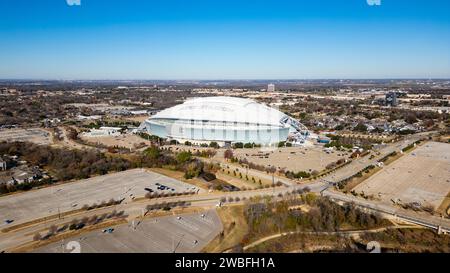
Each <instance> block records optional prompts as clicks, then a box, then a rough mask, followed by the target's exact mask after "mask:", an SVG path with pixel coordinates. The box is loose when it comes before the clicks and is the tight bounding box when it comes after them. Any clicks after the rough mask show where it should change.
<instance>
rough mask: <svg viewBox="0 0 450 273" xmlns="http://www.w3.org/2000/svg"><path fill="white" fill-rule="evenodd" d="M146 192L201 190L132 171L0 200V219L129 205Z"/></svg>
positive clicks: (22, 219) (158, 175)
mask: <svg viewBox="0 0 450 273" xmlns="http://www.w3.org/2000/svg"><path fill="white" fill-rule="evenodd" d="M161 185H163V186H164V189H163V187H161ZM158 187H159V189H158ZM146 188H147V190H146ZM148 190H152V191H154V192H158V193H162V192H165V193H167V192H172V193H176V192H202V191H203V190H202V189H199V188H197V187H195V186H193V185H190V184H187V183H184V182H181V181H179V180H176V179H173V178H170V177H167V176H164V175H161V174H157V173H154V172H151V171H147V170H144V169H133V170H128V171H124V172H118V173H113V174H107V175H102V176H97V177H93V178H89V179H84V180H79V181H75V182H70V183H65V184H61V185H56V186H51V187H47V188H43V189H39V190H32V191H29V192H24V193H18V194H13V195H9V196H4V197H0V215H1V218H0V220H1V221H2V222H3V221H5V220H6V219H11V220H14V224H16V223H20V222H26V221H29V220H32V219H37V218H41V217H45V216H48V215H55V214H57V213H58V212H64V211H70V210H74V209H77V208H81V207H82V206H83V205H85V204H86V205H92V204H94V203H96V204H100V203H101V202H108V201H109V200H110V199H115V200H121V199H124V201H123V202H129V201H131V200H132V199H134V198H135V197H142V196H144V195H145V194H146V193H147V192H149V191H148Z"/></svg>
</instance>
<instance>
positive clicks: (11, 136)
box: [0, 128, 52, 144]
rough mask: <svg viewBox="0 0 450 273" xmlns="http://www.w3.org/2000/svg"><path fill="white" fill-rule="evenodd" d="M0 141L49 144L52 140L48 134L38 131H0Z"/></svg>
mask: <svg viewBox="0 0 450 273" xmlns="http://www.w3.org/2000/svg"><path fill="white" fill-rule="evenodd" d="M0 141H10V142H12V141H28V142H33V143H36V144H50V143H51V141H52V139H51V135H50V133H49V132H47V131H45V130H42V129H39V128H32V129H2V130H0Z"/></svg>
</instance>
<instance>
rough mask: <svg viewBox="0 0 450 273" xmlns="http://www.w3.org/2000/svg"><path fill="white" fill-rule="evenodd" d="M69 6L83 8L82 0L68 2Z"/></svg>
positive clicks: (69, 0)
mask: <svg viewBox="0 0 450 273" xmlns="http://www.w3.org/2000/svg"><path fill="white" fill-rule="evenodd" d="M66 3H67V5H69V6H81V0H66Z"/></svg>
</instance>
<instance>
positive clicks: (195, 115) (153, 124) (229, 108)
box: [143, 97, 308, 145]
mask: <svg viewBox="0 0 450 273" xmlns="http://www.w3.org/2000/svg"><path fill="white" fill-rule="evenodd" d="M143 126H145V130H146V131H147V132H148V133H150V134H152V135H157V136H159V137H161V138H167V139H175V140H178V141H179V142H184V141H190V142H192V143H204V142H211V141H215V142H218V143H219V144H222V145H223V144H227V143H230V144H231V143H236V142H242V143H255V144H262V145H272V144H275V143H278V142H280V141H286V140H287V139H288V138H290V139H291V140H293V141H294V142H295V141H297V142H302V141H304V140H305V138H306V136H307V134H308V133H307V129H306V127H305V126H303V125H302V124H301V123H300V122H298V121H297V120H295V119H293V118H291V117H289V116H287V115H286V114H284V113H282V112H280V111H278V110H276V109H274V108H271V107H268V106H266V105H264V104H260V103H257V102H255V101H254V100H251V99H243V98H237V97H201V98H195V99H189V100H187V101H186V102H184V103H183V104H179V105H176V106H174V107H171V108H167V109H165V110H163V111H160V112H158V113H156V114H155V115H153V116H151V117H150V118H149V119H147V120H146V121H144V124H143Z"/></svg>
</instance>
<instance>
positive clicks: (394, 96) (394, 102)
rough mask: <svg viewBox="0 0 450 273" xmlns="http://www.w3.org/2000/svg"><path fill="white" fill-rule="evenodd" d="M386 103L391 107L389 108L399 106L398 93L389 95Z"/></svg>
mask: <svg viewBox="0 0 450 273" xmlns="http://www.w3.org/2000/svg"><path fill="white" fill-rule="evenodd" d="M385 103H386V105H389V106H397V105H398V102H397V93H396V92H389V93H387V94H386V99H385Z"/></svg>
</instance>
